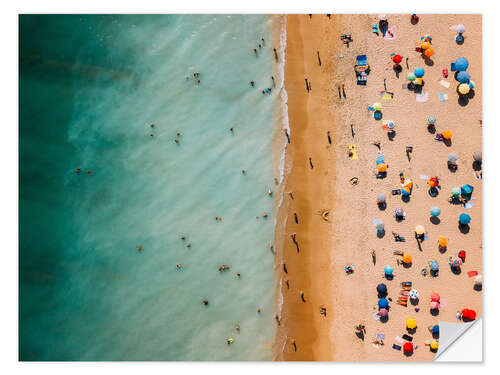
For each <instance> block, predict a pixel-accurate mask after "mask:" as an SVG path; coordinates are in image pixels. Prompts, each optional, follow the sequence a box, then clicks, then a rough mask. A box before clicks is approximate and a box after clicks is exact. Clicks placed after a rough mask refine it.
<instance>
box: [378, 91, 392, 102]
mask: <svg viewBox="0 0 500 375" xmlns="http://www.w3.org/2000/svg"><path fill="white" fill-rule="evenodd" d="M380 96H381V97H382V99H384V100H391V99H392V98H393V97H394V93H393V92H389V91H385V90H384V91H380Z"/></svg>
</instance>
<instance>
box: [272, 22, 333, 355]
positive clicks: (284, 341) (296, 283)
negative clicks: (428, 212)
mask: <svg viewBox="0 0 500 375" xmlns="http://www.w3.org/2000/svg"><path fill="white" fill-rule="evenodd" d="M285 17H286V23H285V26H286V36H287V39H286V41H285V42H286V54H285V56H286V63H285V86H284V90H286V93H287V97H286V98H287V99H288V101H287V103H286V107H285V108H286V110H287V113H288V122H289V129H290V130H289V135H290V144H287V145H286V149H285V163H284V166H285V176H284V180H283V183H282V188H281V194H282V195H281V199H282V202H281V205H280V206H279V207H278V210H277V222H278V223H280V225H279V226H277V227H276V230H275V250H276V259H275V275H276V304H277V305H278V306H279V305H280V302H281V300H282V301H283V302H282V303H283V304H282V310H281V315H280V313H279V312H278V316H280V318H281V324H280V326H279V327H278V329H277V332H276V340H275V344H274V347H273V351H274V359H275V360H301V361H312V360H331V351H332V349H331V340H330V337H329V336H330V335H329V332H330V330H331V318H330V317H329V319H325V318H324V317H322V316H321V315H320V314H319V309H320V306H323V307H325V308H326V309H327V311H328V310H330V311H331V309H330V303H331V301H330V296H331V290H330V288H329V287H330V285H331V282H330V272H329V271H330V268H329V263H330V256H331V254H330V251H317V250H320V249H325V248H326V249H329V250H331V242H332V235H331V232H332V231H331V222H326V221H324V220H323V219H322V217H321V216H320V215H318V211H321V210H322V209H324V208H327V209H330V210H331V209H332V208H333V198H334V195H333V192H332V181H331V180H330V179H323V178H322V177H323V176H325V175H330V176H332V175H333V176H334V175H335V171H334V168H332V166H333V162H332V160H333V155H332V154H331V153H328V152H326V153H325V152H319V151H320V150H321V149H323V148H324V147H327V148H328V147H329V145H328V141H327V135H326V134H327V131H328V130H331V133H332V137H335V134H334V131H333V127H332V126H331V124H332V123H333V121H332V118H333V117H332V114H331V113H330V110H329V109H328V110H327V111H323V109H324V108H323V107H322V106H321V104H322V103H323V102H324V101H325V100H327V101H328V96H329V91H330V87H329V85H330V84H329V82H328V80H324V79H323V78H320V76H321V75H323V74H325V70H326V71H328V69H329V68H330V67H329V62H328V61H325V62H324V63H323V65H322V66H321V67H320V66H319V65H318V64H317V63H316V64H315V63H314V61H311V60H310V59H307V60H306V59H305V58H304V52H305V51H304V47H305V45H304V41H306V42H307V44H309V42H310V41H311V37H312V36H313V35H319V34H320V33H319V32H318V31H320V30H331V29H333V24H334V22H333V21H331V20H329V19H328V18H327V17H326V16H324V20H322V21H323V22H316V24H312V25H308V24H306V22H308V20H309V18H308V16H307V15H287V16H285ZM320 44H321V43H320ZM319 48H320V49H321V51H322V52H323V53H325V55H324V56H325V57H324V59H325V60H326V59H327V56H328V55H329V54H330V53H331V47H329V46H328V43H327V41H326V40H325V42H323V43H322V45H321V47H319ZM315 65H316V66H315ZM306 70H307V71H308V77H309V80H310V82H311V86H312V85H313V82H314V85H315V86H314V88H313V89H312V90H311V92H310V93H307V92H306V90H305V82H304V72H305V71H306ZM309 71H310V73H309ZM281 136H282V137H283V138H284V139H285V142H286V138H285V135H284V134H282V135H281ZM309 156H310V157H311V158H312V160H313V165H314V169H311V168H310V165H309V160H308V157H309ZM289 192H293V199H292V198H291V197H290V195H289ZM293 212H296V213H297V215H298V220H299V224H296V222H295V218H294V216H293ZM292 233H296V238H297V241H298V243H299V246H300V251H299V252H298V251H297V249H296V247H295V245H294V243H293V242H292V240H291V238H290V236H291V234H292ZM315 249H317V250H316V251H315ZM284 264H286V268H287V271H288V273H287V274H286V273H285V272H284V268H283V267H284V266H283V265H284ZM313 274H314V277H312V275H313ZM287 279H288V281H289V286H290V288H289V289H288V287H287V286H286V280H287ZM301 291H303V292H304V298H305V300H306V302H305V303H304V302H302V301H301V297H300V292H301ZM278 311H280V310H279V309H278ZM292 340H296V341H295V342H296V346H297V352H295V351H294V349H293V345H292Z"/></svg>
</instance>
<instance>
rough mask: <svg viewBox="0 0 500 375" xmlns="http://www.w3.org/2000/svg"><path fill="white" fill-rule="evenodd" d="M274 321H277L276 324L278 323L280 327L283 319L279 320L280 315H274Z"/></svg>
mask: <svg viewBox="0 0 500 375" xmlns="http://www.w3.org/2000/svg"><path fill="white" fill-rule="evenodd" d="M274 319H276V323H278V325H280V324H281V319H280V318H279V316H278V314H275V315H274Z"/></svg>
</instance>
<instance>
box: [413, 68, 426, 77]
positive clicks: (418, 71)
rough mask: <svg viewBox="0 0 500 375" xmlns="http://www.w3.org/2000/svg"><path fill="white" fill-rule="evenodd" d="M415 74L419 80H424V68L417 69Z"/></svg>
mask: <svg viewBox="0 0 500 375" xmlns="http://www.w3.org/2000/svg"><path fill="white" fill-rule="evenodd" d="M413 74H415V77H417V78H422V77H423V76H424V74H425V70H424V68H417V69H415V70H414V71H413Z"/></svg>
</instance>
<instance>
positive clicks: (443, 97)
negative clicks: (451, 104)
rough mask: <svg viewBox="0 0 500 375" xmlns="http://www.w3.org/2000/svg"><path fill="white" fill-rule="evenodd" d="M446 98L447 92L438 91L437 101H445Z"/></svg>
mask: <svg viewBox="0 0 500 375" xmlns="http://www.w3.org/2000/svg"><path fill="white" fill-rule="evenodd" d="M447 100H448V94H445V93H443V92H440V93H439V101H440V102H445V101H447Z"/></svg>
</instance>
